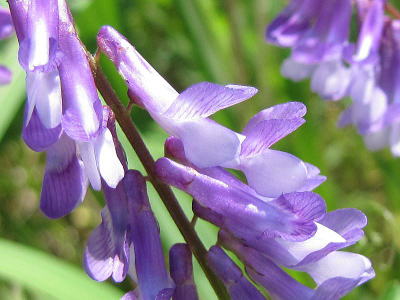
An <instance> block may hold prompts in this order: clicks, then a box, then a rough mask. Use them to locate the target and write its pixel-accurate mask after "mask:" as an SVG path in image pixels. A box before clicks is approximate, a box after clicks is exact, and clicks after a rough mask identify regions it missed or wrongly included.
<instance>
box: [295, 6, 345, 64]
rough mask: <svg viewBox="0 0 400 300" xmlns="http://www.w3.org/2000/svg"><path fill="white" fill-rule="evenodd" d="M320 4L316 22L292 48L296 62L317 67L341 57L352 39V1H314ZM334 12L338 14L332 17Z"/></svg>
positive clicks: (314, 21)
mask: <svg viewBox="0 0 400 300" xmlns="http://www.w3.org/2000/svg"><path fill="white" fill-rule="evenodd" d="M316 1H317V2H319V4H318V5H320V6H319V9H318V11H317V13H316V19H315V20H310V21H311V22H312V27H310V28H309V30H307V32H305V33H304V34H303V35H302V37H301V40H299V41H298V43H296V45H295V47H294V48H293V52H292V56H293V58H294V59H295V60H296V61H299V62H303V63H316V62H321V61H327V60H332V59H335V58H337V57H339V56H341V54H342V52H343V48H344V46H346V45H347V42H348V38H349V29H350V20H351V14H352V6H351V1H348V0H337V1H330V0H314V1H313V2H316ZM332 11H335V12H336V13H335V14H333V13H332Z"/></svg>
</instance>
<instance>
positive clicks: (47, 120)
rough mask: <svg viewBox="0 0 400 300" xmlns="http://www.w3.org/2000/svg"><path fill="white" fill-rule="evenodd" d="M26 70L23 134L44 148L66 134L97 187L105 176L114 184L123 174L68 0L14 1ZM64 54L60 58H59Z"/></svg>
mask: <svg viewBox="0 0 400 300" xmlns="http://www.w3.org/2000/svg"><path fill="white" fill-rule="evenodd" d="M10 8H11V12H12V15H13V20H14V24H16V26H15V27H16V31H17V36H18V39H19V42H20V52H19V60H20V63H21V65H22V66H23V67H24V68H25V70H26V72H27V94H28V101H27V104H26V107H25V116H24V127H23V137H24V139H25V141H26V143H27V144H28V145H29V146H30V147H31V148H32V149H33V150H35V151H45V150H48V149H49V147H51V146H52V145H54V144H55V143H57V141H58V140H59V138H60V137H61V136H62V134H63V133H64V134H66V135H67V136H68V137H69V138H71V139H73V140H74V141H75V143H76V147H75V148H76V153H77V155H78V156H79V159H80V160H81V162H82V163H83V166H84V171H85V175H86V177H87V178H88V179H89V181H90V183H91V185H92V187H93V188H94V189H96V190H100V188H101V178H102V179H103V180H104V181H105V183H106V184H107V185H108V186H110V187H113V188H115V187H116V186H117V184H118V182H119V181H120V180H121V179H122V177H123V168H122V166H121V163H120V162H119V160H118V159H117V155H116V153H115V148H114V143H113V139H112V136H111V133H110V131H109V130H108V129H107V118H105V119H103V108H102V105H101V102H100V99H99V97H98V94H97V89H96V86H95V83H94V79H93V76H92V73H91V70H90V67H89V64H88V61H87V57H86V52H85V49H84V48H83V47H82V44H81V43H80V41H79V39H78V37H77V34H76V31H75V28H74V25H73V21H72V17H71V14H70V11H69V8H68V6H67V4H66V3H65V1H62V0H61V1H56V0H51V1H42V0H37V1H30V2H29V3H22V2H20V1H10ZM60 58H62V59H60Z"/></svg>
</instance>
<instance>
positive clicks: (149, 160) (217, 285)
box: [88, 53, 230, 300]
mask: <svg viewBox="0 0 400 300" xmlns="http://www.w3.org/2000/svg"><path fill="white" fill-rule="evenodd" d="M88 60H89V64H90V67H91V69H92V73H93V76H94V78H95V83H96V86H97V88H98V90H99V91H100V93H101V95H102V96H103V98H104V100H105V102H106V103H107V105H108V106H109V107H110V108H111V110H112V111H113V112H114V114H115V118H116V120H117V122H118V124H119V125H120V126H121V129H122V131H123V132H124V134H125V135H126V137H127V139H128V141H129V143H130V144H131V146H132V148H133V149H134V151H135V152H136V154H137V156H138V158H139V160H140V162H141V163H142V164H143V167H144V168H145V170H146V172H147V175H148V178H149V181H150V182H151V183H152V185H153V186H154V188H155V189H156V191H157V193H158V194H159V196H160V198H161V200H162V201H163V203H164V205H165V207H166V208H167V210H168V212H169V214H170V215H171V217H172V219H173V220H174V222H175V224H176V225H177V227H178V229H179V231H180V232H181V234H182V236H183V238H184V239H185V241H186V243H187V244H188V245H189V246H190V249H191V251H192V253H193V254H194V256H195V257H196V259H197V261H198V262H199V264H200V266H201V268H202V269H203V271H204V273H205V275H206V276H207V279H208V280H209V282H210V284H211V286H212V287H213V289H214V291H215V293H216V294H217V296H218V298H219V299H221V300H224V299H230V297H229V295H228V293H227V291H226V288H225V286H224V285H223V284H222V282H221V281H220V279H219V278H218V277H217V276H216V275H215V274H214V273H213V271H212V270H211V269H210V268H209V266H208V264H207V261H206V255H207V250H206V248H205V247H204V245H203V243H202V241H201V240H200V238H199V237H198V235H197V233H196V231H195V230H194V228H193V226H192V225H191V223H190V221H189V220H188V218H187V217H186V215H185V213H184V212H183V210H182V208H181V206H180V205H179V203H178V201H177V199H176V197H175V195H174V193H173V192H172V190H171V188H170V187H169V186H168V185H166V184H164V183H162V182H161V181H159V180H158V179H157V177H156V175H155V173H154V159H153V157H152V156H151V154H150V152H149V150H148V149H147V147H146V145H145V143H144V141H143V139H142V137H141V136H140V134H139V132H138V130H137V129H136V126H135V125H134V124H133V122H132V120H131V117H130V114H129V109H127V108H126V107H125V106H124V105H123V104H122V103H121V101H120V100H119V99H118V96H117V95H116V93H115V92H114V90H113V88H112V86H111V84H110V83H109V82H108V80H107V78H106V76H105V75H104V73H103V71H102V70H101V67H100V66H99V64H98V61H97V60H96V59H95V58H94V57H93V56H92V55H90V54H89V53H88Z"/></svg>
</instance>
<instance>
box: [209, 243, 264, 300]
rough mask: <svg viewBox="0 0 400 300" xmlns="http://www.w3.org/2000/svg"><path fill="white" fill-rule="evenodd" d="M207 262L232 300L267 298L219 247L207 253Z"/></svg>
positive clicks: (260, 299)
mask: <svg viewBox="0 0 400 300" xmlns="http://www.w3.org/2000/svg"><path fill="white" fill-rule="evenodd" d="M207 262H208V265H209V266H210V267H211V269H212V270H213V271H214V272H215V274H216V275H217V276H218V277H219V278H220V279H221V280H222V282H223V283H224V285H225V286H226V288H227V290H228V293H229V295H230V296H231V299H232V300H243V299H252V300H253V299H254V300H264V299H265V297H264V296H263V295H262V294H261V293H260V292H259V291H258V290H257V289H256V287H255V286H254V285H252V284H251V283H250V282H249V281H248V280H247V279H246V277H244V276H243V273H242V271H241V270H240V269H239V267H238V266H237V265H236V264H235V263H234V262H233V261H232V260H231V259H230V257H229V256H228V255H227V254H226V253H225V252H224V251H223V250H222V249H221V248H220V247H218V246H213V247H211V248H210V250H209V251H208V253H207Z"/></svg>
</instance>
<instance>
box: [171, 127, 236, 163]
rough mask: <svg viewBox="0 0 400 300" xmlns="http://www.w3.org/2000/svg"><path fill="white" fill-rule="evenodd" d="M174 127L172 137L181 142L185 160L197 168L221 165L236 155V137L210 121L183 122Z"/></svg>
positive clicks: (228, 130) (230, 131)
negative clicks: (176, 137) (174, 136)
mask: <svg viewBox="0 0 400 300" xmlns="http://www.w3.org/2000/svg"><path fill="white" fill-rule="evenodd" d="M174 125H175V128H174V135H176V136H178V137H179V138H180V139H181V140H182V142H183V145H184V149H185V155H186V157H187V159H188V160H189V161H190V162H191V163H193V164H195V165H196V166H197V167H199V168H207V167H214V166H218V165H222V164H223V163H225V162H229V161H231V160H233V159H235V157H236V156H237V155H238V152H239V147H240V140H239V137H238V135H237V134H236V133H235V132H233V131H232V130H230V129H228V128H226V127H224V126H222V125H219V124H218V123H216V122H214V121H212V120H209V119H200V120H197V121H183V122H176V123H175V124H174Z"/></svg>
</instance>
